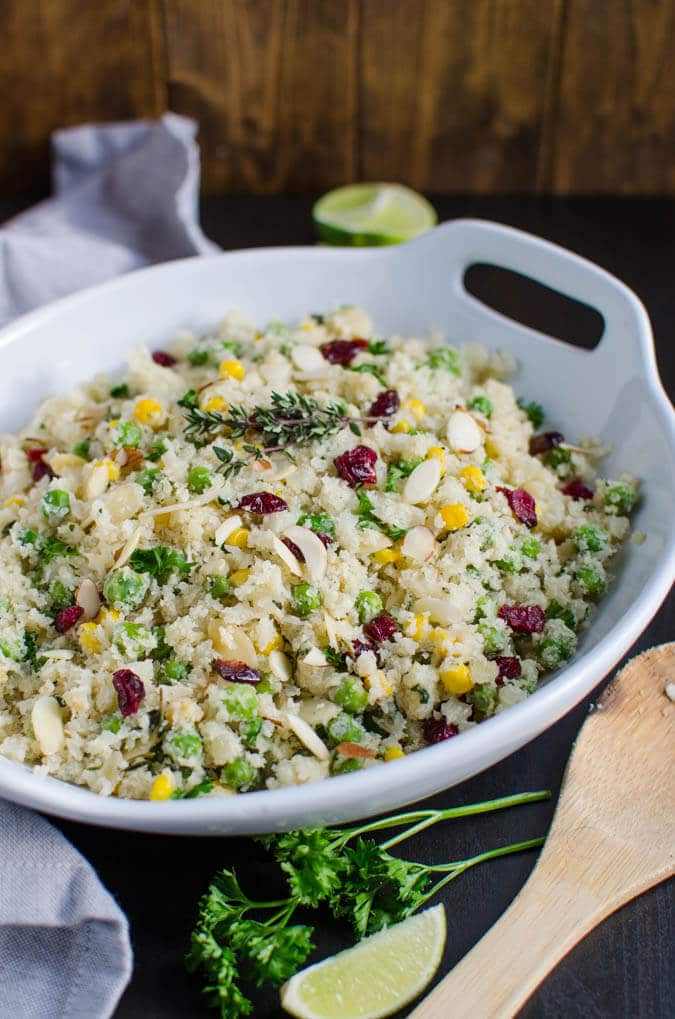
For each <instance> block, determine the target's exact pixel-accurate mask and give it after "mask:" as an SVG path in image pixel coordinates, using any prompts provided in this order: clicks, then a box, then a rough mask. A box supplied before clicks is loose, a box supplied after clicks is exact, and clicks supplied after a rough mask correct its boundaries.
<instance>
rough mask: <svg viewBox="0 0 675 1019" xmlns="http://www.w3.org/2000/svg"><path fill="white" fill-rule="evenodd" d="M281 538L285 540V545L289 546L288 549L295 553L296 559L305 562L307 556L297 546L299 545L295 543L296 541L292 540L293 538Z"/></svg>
mask: <svg viewBox="0 0 675 1019" xmlns="http://www.w3.org/2000/svg"><path fill="white" fill-rule="evenodd" d="M317 537H318V535H317ZM281 540H282V541H283V543H284V545H285V546H286V548H287V549H288V550H289V551H290V552H292V553H293V555H294V556H295V558H296V559H297V560H298V562H299V563H304V561H305V557H304V555H303V554H302V552H301V551H300V549H299V548H298V546H297V545H296V544H295V542H294V541H291V539H290V538H282V539H281Z"/></svg>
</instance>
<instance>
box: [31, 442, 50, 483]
mask: <svg viewBox="0 0 675 1019" xmlns="http://www.w3.org/2000/svg"><path fill="white" fill-rule="evenodd" d="M46 452H47V450H46V449H27V450H26V456H27V457H28V461H29V463H32V464H33V465H34V466H33V481H40V480H41V479H42V478H55V477H56V475H55V474H54V471H53V470H52V469H51V467H50V466H49V464H48V463H46V462H45V461H44V460H43V459H42V458H43V456H44V455H45V453H46Z"/></svg>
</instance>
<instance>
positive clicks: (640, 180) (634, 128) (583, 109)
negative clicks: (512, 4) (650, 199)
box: [541, 0, 675, 195]
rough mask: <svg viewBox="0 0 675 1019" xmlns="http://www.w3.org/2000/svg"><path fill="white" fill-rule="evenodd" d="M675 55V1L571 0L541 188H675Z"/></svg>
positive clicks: (625, 190)
mask: <svg viewBox="0 0 675 1019" xmlns="http://www.w3.org/2000/svg"><path fill="white" fill-rule="evenodd" d="M674 56H675V0H621V2H618V0H617V2H611V3H610V2H600V3H599V2H598V0H566V16H565V34H564V44H563V52H562V59H561V67H560V81H559V85H558V89H557V92H558V100H557V110H556V113H555V117H554V118H553V122H552V124H551V133H552V148H553V151H552V154H551V161H550V167H549V172H548V174H547V178H546V179H545V180H543V181H542V182H541V183H542V186H543V187H544V189H546V190H552V191H554V192H556V193H558V194H565V193H570V192H575V193H584V192H609V191H613V192H616V193H618V194H620V193H624V194H645V195H646V194H661V193H663V194H673V193H674V192H675V59H673V58H674Z"/></svg>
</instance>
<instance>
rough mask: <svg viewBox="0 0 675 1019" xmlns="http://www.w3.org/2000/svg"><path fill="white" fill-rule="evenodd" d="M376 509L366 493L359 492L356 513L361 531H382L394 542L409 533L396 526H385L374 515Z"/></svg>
mask: <svg viewBox="0 0 675 1019" xmlns="http://www.w3.org/2000/svg"><path fill="white" fill-rule="evenodd" d="M374 509H375V507H374V506H373V504H372V502H371V501H370V499H369V497H368V495H367V494H366V492H363V491H362V492H359V505H358V509H357V511H356V515H357V517H358V518H359V523H358V527H359V530H361V531H365V530H371V531H381V532H382V533H383V534H386V535H387V536H388V537H389V538H391V540H392V541H398V540H399V538H402V537H403V536H404V535H405V534H407V533H408V532H407V529H406V528H404V527H397V526H396V525H395V524H385V523H383V522H382V521H381V520H378V518H377V517H376V516H375V515H374Z"/></svg>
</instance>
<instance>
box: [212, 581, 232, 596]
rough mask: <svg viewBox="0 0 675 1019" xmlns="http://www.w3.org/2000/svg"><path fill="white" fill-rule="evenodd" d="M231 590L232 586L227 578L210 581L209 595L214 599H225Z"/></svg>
mask: <svg viewBox="0 0 675 1019" xmlns="http://www.w3.org/2000/svg"><path fill="white" fill-rule="evenodd" d="M231 589H232V585H231V584H230V582H229V580H228V579H227V577H211V579H210V580H209V594H210V595H211V597H212V598H225V597H226V596H227V595H228V594H229V593H230V591H231Z"/></svg>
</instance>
